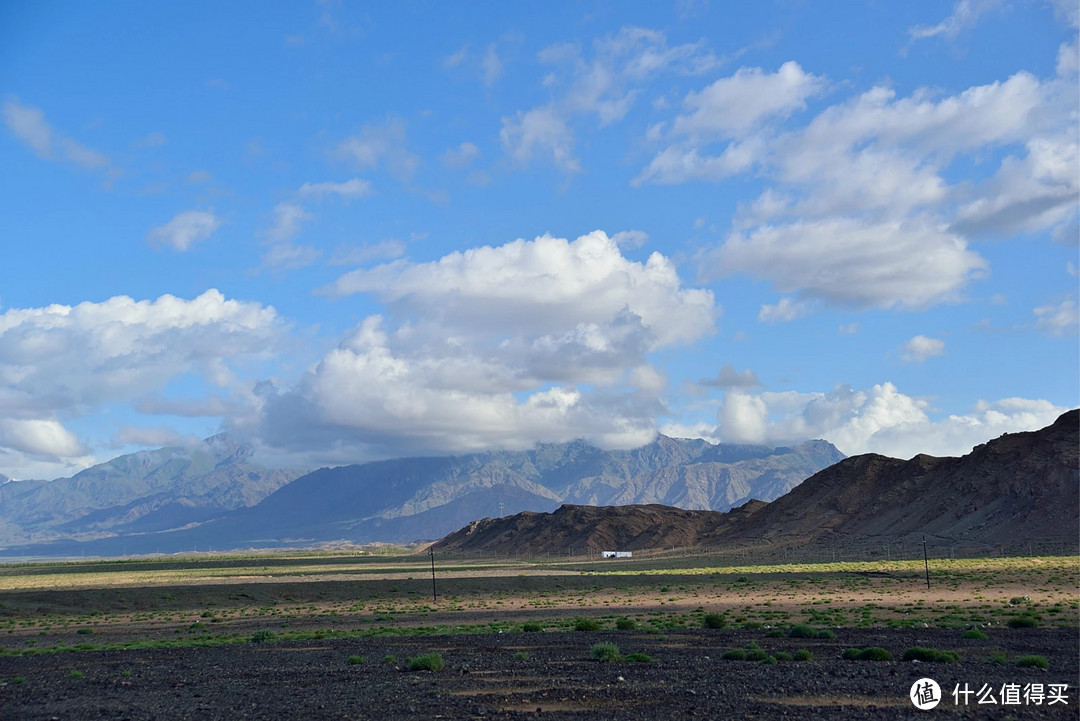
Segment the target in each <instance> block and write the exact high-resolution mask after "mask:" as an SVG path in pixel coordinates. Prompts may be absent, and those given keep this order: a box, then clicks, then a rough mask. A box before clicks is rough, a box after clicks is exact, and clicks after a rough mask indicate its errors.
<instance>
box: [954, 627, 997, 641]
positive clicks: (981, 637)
mask: <svg viewBox="0 0 1080 721" xmlns="http://www.w3.org/2000/svg"><path fill="white" fill-rule="evenodd" d="M960 638H963V639H966V640H968V641H985V640H986V639H988V638H990V637H989V636H987V635H986V634H985V633H983V632H982V631H980V630H979V629H977V628H973V629H971V630H970V631H965V632H964V634H963V635H962V636H960Z"/></svg>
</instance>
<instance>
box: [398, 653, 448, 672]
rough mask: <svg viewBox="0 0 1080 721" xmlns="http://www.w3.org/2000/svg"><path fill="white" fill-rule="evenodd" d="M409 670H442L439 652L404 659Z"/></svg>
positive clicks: (441, 659)
mask: <svg viewBox="0 0 1080 721" xmlns="http://www.w3.org/2000/svg"><path fill="white" fill-rule="evenodd" d="M405 663H406V664H407V665H408V667H409V670H410V671H442V670H443V658H442V654H440V653H425V654H422V655H420V656H414V657H412V658H409V659H406V661H405Z"/></svg>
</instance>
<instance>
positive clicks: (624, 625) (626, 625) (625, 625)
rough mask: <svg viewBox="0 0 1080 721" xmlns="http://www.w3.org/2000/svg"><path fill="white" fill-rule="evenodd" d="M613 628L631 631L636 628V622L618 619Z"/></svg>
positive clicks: (630, 619)
mask: <svg viewBox="0 0 1080 721" xmlns="http://www.w3.org/2000/svg"><path fill="white" fill-rule="evenodd" d="M615 628H617V629H619V630H620V631H633V630H634V629H635V628H637V621H635V620H634V619H632V618H620V619H618V620H617V621H615Z"/></svg>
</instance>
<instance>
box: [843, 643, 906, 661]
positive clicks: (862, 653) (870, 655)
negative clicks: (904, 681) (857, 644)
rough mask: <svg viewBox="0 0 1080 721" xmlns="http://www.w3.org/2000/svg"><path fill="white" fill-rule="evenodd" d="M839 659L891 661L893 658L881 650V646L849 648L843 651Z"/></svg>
mask: <svg viewBox="0 0 1080 721" xmlns="http://www.w3.org/2000/svg"><path fill="white" fill-rule="evenodd" d="M841 658H845V659H847V660H848V661H892V660H893V656H892V654H891V653H889V652H888V651H886V650H885V649H883V648H882V647H881V646H870V647H868V648H863V649H858V648H849V649H848V650H846V651H844V653H843V655H842V656H841Z"/></svg>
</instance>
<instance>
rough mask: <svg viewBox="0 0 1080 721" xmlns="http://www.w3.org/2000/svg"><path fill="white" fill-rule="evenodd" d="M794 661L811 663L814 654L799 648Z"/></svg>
mask: <svg viewBox="0 0 1080 721" xmlns="http://www.w3.org/2000/svg"><path fill="white" fill-rule="evenodd" d="M795 660H796V661H813V660H814V654H812V653H810V652H809V651H807V650H806V649H805V648H800V649H799V650H798V651H796V652H795Z"/></svg>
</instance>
